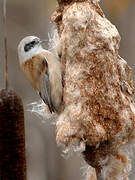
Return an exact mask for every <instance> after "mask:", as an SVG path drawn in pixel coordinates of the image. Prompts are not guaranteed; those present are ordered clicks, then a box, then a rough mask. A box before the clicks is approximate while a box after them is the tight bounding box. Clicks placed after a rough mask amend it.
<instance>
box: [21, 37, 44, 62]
mask: <svg viewBox="0 0 135 180" xmlns="http://www.w3.org/2000/svg"><path fill="white" fill-rule="evenodd" d="M35 39H37V40H39V41H40V39H39V38H38V37H36V36H27V37H25V38H24V39H22V40H21V42H20V43H19V45H18V57H19V62H20V64H23V63H24V62H25V61H27V60H28V59H31V58H32V57H33V56H35V55H37V54H39V53H41V52H43V51H45V49H43V47H42V45H41V43H39V44H37V45H35V46H33V47H32V48H31V49H29V50H28V51H25V49H24V47H25V45H27V44H29V43H30V42H32V41H34V40H35Z"/></svg>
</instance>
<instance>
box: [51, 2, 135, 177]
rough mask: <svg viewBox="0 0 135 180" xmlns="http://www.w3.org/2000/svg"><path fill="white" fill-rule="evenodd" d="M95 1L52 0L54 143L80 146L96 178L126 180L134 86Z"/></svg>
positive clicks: (134, 107) (116, 41) (117, 37)
mask: <svg viewBox="0 0 135 180" xmlns="http://www.w3.org/2000/svg"><path fill="white" fill-rule="evenodd" d="M98 1H99V0H58V4H59V7H58V9H57V10H56V11H55V12H54V13H53V14H52V17H51V20H52V21H53V22H55V23H56V25H57V29H58V34H59V39H60V48H61V62H62V64H63V81H64V89H63V109H64V110H63V111H62V113H61V114H60V115H59V117H58V119H57V123H56V128H57V136H56V140H57V143H58V144H64V145H65V146H70V145H73V146H80V147H84V146H82V144H83V145H85V147H86V148H85V150H84V152H83V156H84V158H85V160H86V161H87V162H88V164H89V165H90V166H92V167H94V168H96V172H97V177H98V179H104V180H114V179H116V180H117V179H118V180H120V179H121V180H122V179H124V180H127V179H128V175H129V172H130V170H131V160H130V153H129V152H128V151H129V145H131V146H132V144H133V142H132V140H134V134H135V133H134V132H135V131H134V126H135V104H134V102H133V98H132V96H133V94H134V84H133V81H132V78H131V68H130V67H129V66H128V64H127V62H126V61H125V60H124V59H122V58H121V57H120V56H119V54H118V50H119V42H120V35H119V33H118V31H117V29H116V27H115V26H114V25H112V24H111V23H110V22H109V21H108V20H107V19H106V17H105V15H104V13H103V11H102V10H101V8H100V7H99V4H98ZM82 150H83V148H82ZM89 177H90V176H89V175H88V177H87V179H89Z"/></svg>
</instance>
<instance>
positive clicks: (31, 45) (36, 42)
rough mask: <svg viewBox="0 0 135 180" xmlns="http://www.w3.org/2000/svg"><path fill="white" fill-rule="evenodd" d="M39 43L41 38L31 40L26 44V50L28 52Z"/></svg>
mask: <svg viewBox="0 0 135 180" xmlns="http://www.w3.org/2000/svg"><path fill="white" fill-rule="evenodd" d="M38 43H39V39H35V40H33V41H31V42H30V43H27V44H25V46H24V51H25V52H28V51H29V50H30V49H31V48H33V47H34V46H35V45H37V44H38Z"/></svg>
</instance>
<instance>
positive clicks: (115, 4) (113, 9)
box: [103, 0, 133, 16]
mask: <svg viewBox="0 0 135 180" xmlns="http://www.w3.org/2000/svg"><path fill="white" fill-rule="evenodd" d="M103 1H105V2H104V5H105V7H106V8H107V9H108V11H109V13H110V14H112V15H113V16H117V15H119V14H120V13H122V12H124V11H126V10H127V8H128V7H129V5H130V4H131V2H132V1H133V0H103Z"/></svg>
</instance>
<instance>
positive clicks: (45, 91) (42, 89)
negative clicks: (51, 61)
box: [38, 58, 55, 113]
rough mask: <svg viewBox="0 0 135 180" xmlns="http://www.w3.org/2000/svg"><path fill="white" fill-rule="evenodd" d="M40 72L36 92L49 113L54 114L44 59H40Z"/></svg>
mask: <svg viewBox="0 0 135 180" xmlns="http://www.w3.org/2000/svg"><path fill="white" fill-rule="evenodd" d="M42 60H43V61H42V65H43V68H42V72H41V78H40V81H39V87H38V92H39V95H40V97H41V98H42V99H43V101H44V103H45V104H47V105H48V107H49V110H50V112H51V113H52V112H54V111H55V110H54V106H53V104H52V100H51V90H50V81H49V72H48V68H49V67H48V63H47V61H46V59H45V58H43V59H42Z"/></svg>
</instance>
